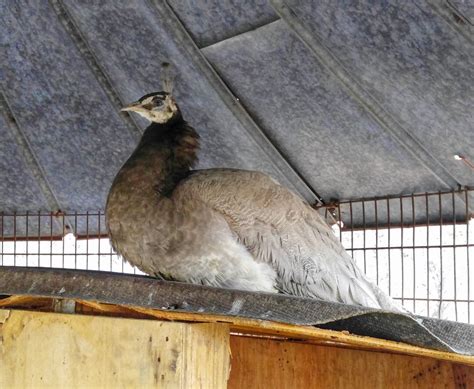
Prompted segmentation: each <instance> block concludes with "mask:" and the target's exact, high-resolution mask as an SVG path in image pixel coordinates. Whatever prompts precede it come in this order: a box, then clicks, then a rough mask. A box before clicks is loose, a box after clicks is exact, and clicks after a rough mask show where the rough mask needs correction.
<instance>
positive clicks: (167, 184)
mask: <svg viewBox="0 0 474 389" xmlns="http://www.w3.org/2000/svg"><path fill="white" fill-rule="evenodd" d="M198 150H199V134H198V133H197V132H196V131H195V130H194V129H193V128H192V127H191V126H189V125H188V124H187V123H186V122H185V121H184V120H183V118H182V117H181V115H179V116H177V117H176V118H173V119H172V120H171V121H170V122H168V123H165V124H159V123H152V124H151V125H150V126H148V128H147V129H146V130H145V132H144V133H143V136H142V139H141V140H140V143H139V144H138V146H137V148H136V150H135V151H134V152H133V154H132V155H131V157H130V158H129V159H128V161H127V162H126V164H125V166H124V168H126V169H127V167H130V168H132V169H133V167H138V168H140V167H141V168H142V169H153V170H154V171H155V172H156V175H153V180H154V182H153V183H150V184H152V185H153V187H154V189H155V190H156V191H157V192H158V193H159V194H161V195H163V196H169V195H170V194H171V192H172V191H173V189H174V188H175V187H176V185H177V184H178V182H179V181H180V180H182V179H183V178H185V177H186V176H187V175H189V172H190V170H191V169H192V168H193V166H194V165H195V164H196V163H197V152H198ZM127 165H128V166H127Z"/></svg>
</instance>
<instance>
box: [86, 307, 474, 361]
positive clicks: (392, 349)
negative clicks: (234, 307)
mask: <svg viewBox="0 0 474 389" xmlns="http://www.w3.org/2000/svg"><path fill="white" fill-rule="evenodd" d="M79 303H80V304H83V305H86V306H89V307H91V308H92V307H93V308H94V309H95V310H96V312H101V311H102V312H104V313H113V314H115V315H120V313H121V314H122V315H127V312H129V314H131V315H132V316H133V315H134V314H139V315H145V316H142V317H146V316H148V317H150V318H156V319H160V320H171V321H185V322H206V323H227V324H229V326H230V330H231V331H233V332H238V333H243V334H260V335H264V336H275V337H282V338H289V339H301V340H304V341H305V342H308V343H315V344H325V345H332V346H337V347H347V348H353V349H359V350H368V351H380V352H389V353H397V354H404V355H413V356H423V357H429V358H434V359H439V360H445V361H451V362H458V363H461V364H466V365H471V366H474V357H472V356H467V355H460V354H455V353H448V352H443V351H437V350H432V349H426V348H422V347H417V346H412V345H409V344H405V343H400V342H394V341H390V340H384V339H377V338H371V337H369V336H359V335H354V334H349V333H347V332H345V331H343V332H341V331H332V330H326V329H321V328H316V327H312V326H299V325H292V324H284V323H277V322H271V321H264V320H255V319H247V318H243V317H236V316H222V315H209V314H199V313H188V312H175V311H161V310H157V309H150V308H143V307H136V306H123V307H122V306H118V305H110V304H102V303H99V302H92V301H85V300H80V301H79Z"/></svg>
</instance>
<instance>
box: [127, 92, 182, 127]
mask: <svg viewBox="0 0 474 389" xmlns="http://www.w3.org/2000/svg"><path fill="white" fill-rule="evenodd" d="M153 98H154V96H150V97H147V98H146V99H145V100H143V101H142V102H141V103H140V104H139V105H137V106H135V107H133V108H132V109H130V110H131V111H134V112H136V113H138V114H139V115H140V116H143V117H144V118H145V119H148V120H149V121H151V122H154V123H166V122H167V121H168V120H170V119H171V118H172V117H173V116H174V114H175V113H176V112H177V111H178V106H177V105H176V103H175V102H174V100H173V98H172V97H171V96H166V98H165V100H164V101H163V105H161V106H154V103H153ZM147 106H152V107H153V108H151V109H149V108H148V107H147ZM145 107H147V108H145Z"/></svg>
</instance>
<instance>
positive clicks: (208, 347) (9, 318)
mask: <svg viewBox="0 0 474 389" xmlns="http://www.w3.org/2000/svg"><path fill="white" fill-rule="evenodd" d="M0 318H1V319H2V320H0V323H1V321H3V324H0V326H1V327H0V335H1V337H0V339H1V340H0V350H1V352H0V387H2V388H18V387H28V388H30V387H31V388H33V387H34V388H41V387H63V388H73V387H167V388H168V387H169V388H171V387H172V388H226V387H227V379H228V375H229V350H230V348H229V328H228V326H227V325H225V324H220V325H218V324H186V323H170V322H158V321H152V320H135V319H123V318H120V319H117V318H109V317H100V316H83V315H68V314H60V313H46V312H30V311H15V310H0Z"/></svg>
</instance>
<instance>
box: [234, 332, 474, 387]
mask: <svg viewBox="0 0 474 389" xmlns="http://www.w3.org/2000/svg"><path fill="white" fill-rule="evenodd" d="M230 345H231V349H232V369H231V374H230V379H229V386H228V388H229V389H241V388H254V389H260V388H261V389H264V388H272V389H295V388H307V389H318V388H324V389H326V388H331V389H338V388H341V389H347V388H359V389H361V388H383V389H399V388H403V389H412V388H413V389H415V388H416V389H421V388H424V389H437V388H443V389H461V388H463V389H470V388H473V387H474V367H468V366H460V365H457V364H454V363H450V362H447V361H439V360H438V361H437V360H434V359H431V358H421V357H412V356H407V355H396V354H389V353H380V352H368V351H362V350H348V349H341V348H336V347H327V346H320V345H309V344H302V343H296V342H290V341H281V340H276V339H262V338H255V337H243V336H233V337H231V342H230Z"/></svg>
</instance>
